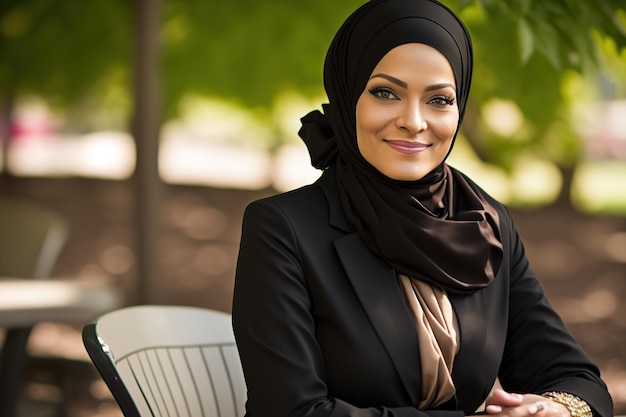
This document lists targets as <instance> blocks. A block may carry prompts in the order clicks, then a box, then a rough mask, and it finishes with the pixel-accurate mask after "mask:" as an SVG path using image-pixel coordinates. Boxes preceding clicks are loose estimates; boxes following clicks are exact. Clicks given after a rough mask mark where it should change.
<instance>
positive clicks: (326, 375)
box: [233, 0, 612, 417]
mask: <svg viewBox="0 0 626 417" xmlns="http://www.w3.org/2000/svg"><path fill="white" fill-rule="evenodd" d="M471 73H472V48H471V42H470V38H469V35H468V33H467V31H466V29H465V27H464V26H463V24H462V23H461V22H460V21H459V19H458V18H457V17H456V16H455V15H454V14H453V13H452V12H451V11H450V10H449V9H448V8H446V7H445V6H443V5H442V4H440V3H438V2H436V1H434V0H372V1H370V2H368V3H366V4H365V5H363V6H362V7H361V8H359V9H358V10H357V11H355V12H354V13H353V14H352V15H351V16H350V17H349V18H348V19H347V21H346V22H345V23H344V24H343V26H342V27H341V28H340V30H339V32H338V33H337V35H336V36H335V38H334V40H333V42H332V44H331V46H330V49H329V51H328V54H327V57H326V62H325V67H324V82H325V88H326V92H327V94H328V98H329V104H327V105H325V106H324V114H322V113H320V112H318V111H315V112H312V113H310V114H309V115H307V116H305V117H304V118H303V127H302V129H301V131H300V135H301V136H302V138H303V139H304V141H305V142H306V144H307V146H308V148H309V152H310V154H311V159H312V162H313V165H314V166H315V167H317V168H320V169H323V170H324V173H323V175H322V176H321V178H320V179H319V180H318V181H317V182H315V183H314V184H312V185H309V186H306V187H303V188H300V189H298V190H295V191H291V192H288V193H285V194H282V195H278V196H274V197H270V198H267V199H264V200H260V201H257V202H254V203H252V204H251V205H250V206H249V207H248V208H247V210H246V213H245V215H244V222H243V232H242V238H241V246H240V253H239V260H238V266H237V276H236V281H235V295H234V303H233V326H234V330H235V335H236V337H237V344H238V347H239V350H240V356H241V360H242V365H243V369H244V373H245V377H246V382H247V385H248V403H247V411H248V416H250V417H260V416H288V415H289V416H357V415H358V416H463V415H473V414H476V413H477V410H483V409H484V408H483V406H484V404H485V403H486V404H487V407H486V409H485V411H483V412H486V413H488V414H493V415H503V416H504V415H507V416H525V415H536V416H568V415H572V416H573V417H578V416H590V415H592V413H593V414H594V415H597V416H605V417H609V416H612V402H611V398H610V396H609V394H608V392H607V390H606V386H605V384H604V383H603V381H602V380H601V379H600V375H599V371H598V369H597V367H596V366H595V365H593V364H592V363H591V362H590V360H589V359H588V358H587V357H586V356H585V354H584V353H583V351H582V349H581V348H580V346H579V345H578V344H577V343H576V342H575V341H574V340H573V338H572V337H571V335H570V334H569V333H568V331H567V330H566V328H565V326H564V324H563V323H562V321H561V319H560V318H559V317H558V315H557V314H556V313H555V312H554V310H553V309H552V308H551V307H550V305H549V303H548V301H547V300H546V298H545V295H544V293H543V290H542V287H541V285H540V284H539V282H538V281H537V278H536V276H535V274H534V273H533V271H532V270H531V269H530V267H529V264H528V261H527V259H526V257H525V255H524V249H523V246H522V243H521V242H520V239H519V236H518V234H517V232H516V231H515V228H514V226H513V223H512V220H511V217H510V215H509V213H508V211H507V209H506V208H505V207H504V206H503V205H502V204H500V203H498V202H497V201H495V200H494V199H492V198H491V197H490V196H488V195H487V194H486V193H485V192H484V191H482V190H481V189H480V188H479V187H478V186H477V185H475V184H474V183H473V182H472V181H471V180H470V179H468V178H466V177H465V176H464V175H463V174H461V173H460V172H458V171H456V170H454V169H453V168H451V167H449V166H448V165H446V164H445V160H446V157H447V156H448V154H449V153H450V150H451V149H452V146H453V143H454V139H455V137H456V134H457V132H458V129H459V126H460V124H461V121H462V119H463V113H464V111H465V105H466V102H467V97H468V92H469V87H470V81H471ZM497 381H498V382H499V383H500V384H501V386H502V388H503V389H494V385H496V384H497Z"/></svg>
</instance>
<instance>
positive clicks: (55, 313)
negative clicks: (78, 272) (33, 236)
mask: <svg viewBox="0 0 626 417" xmlns="http://www.w3.org/2000/svg"><path fill="white" fill-rule="evenodd" d="M121 305H122V300H121V297H120V295H119V294H118V293H117V291H115V290H114V289H112V288H110V287H105V286H96V285H93V284H85V283H81V282H77V281H57V280H30V279H28V280H27V279H3V278H0V327H5V328H11V327H30V326H33V325H35V324H38V323H41V322H44V321H47V322H56V323H76V324H81V323H84V324H87V323H88V322H89V321H91V320H93V319H95V318H96V317H97V316H99V315H101V314H104V313H106V312H109V311H111V310H114V309H116V308H119V307H121Z"/></svg>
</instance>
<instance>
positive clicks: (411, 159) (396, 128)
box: [356, 43, 459, 181]
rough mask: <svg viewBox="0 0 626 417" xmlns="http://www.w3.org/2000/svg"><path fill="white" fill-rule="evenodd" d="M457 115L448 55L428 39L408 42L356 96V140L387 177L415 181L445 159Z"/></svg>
mask: <svg viewBox="0 0 626 417" xmlns="http://www.w3.org/2000/svg"><path fill="white" fill-rule="evenodd" d="M458 121H459V108H458V106H457V103H456V86H455V81H454V73H453V72H452V67H451V66H450V63H449V62H448V60H447V59H446V57H445V56H444V55H443V54H441V53H440V52H439V51H437V50H436V49H434V48H432V47H430V46H428V45H425V44H421V43H409V44H404V45H400V46H397V47H395V48H394V49H392V50H390V51H389V52H388V53H387V54H386V55H385V56H384V57H383V58H382V59H381V60H380V62H379V63H378V65H376V68H374V71H372V75H371V76H370V78H369V80H368V82H367V85H366V86H365V90H364V91H363V93H361V96H360V97H359V100H358V101H357V105H356V137H357V144H358V147H359V151H360V152H361V155H363V157H364V158H365V159H366V160H367V161H368V162H369V163H370V164H372V165H373V166H374V167H375V168H376V169H378V170H379V171H380V172H381V173H383V174H384V175H386V176H387V177H389V178H392V179H395V180H401V181H415V180H419V179H421V178H423V177H424V176H425V175H426V174H428V173H429V172H430V171H432V170H433V169H434V168H435V167H437V166H438V165H439V164H440V163H441V162H442V161H443V159H444V158H445V156H446V154H447V153H448V150H449V149H450V146H451V145H452V138H453V137H454V133H455V132H456V128H457V124H458Z"/></svg>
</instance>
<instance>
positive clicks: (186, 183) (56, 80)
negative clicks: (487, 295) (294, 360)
mask: <svg viewBox="0 0 626 417" xmlns="http://www.w3.org/2000/svg"><path fill="white" fill-rule="evenodd" d="M362 3H363V0H344V1H335V0H315V1H308V2H306V1H300V2H296V1H289V0H264V1H252V0H236V1H223V2H215V1H198V0H134V1H129V0H108V1H102V0H82V1H80V2H76V1H72V0H0V140H1V143H2V148H1V150H0V155H1V158H0V170H1V174H0V187H2V188H1V189H0V198H3V197H4V196H14V197H19V198H22V199H26V200H30V201H33V202H35V203H37V204H41V205H43V206H47V207H50V208H52V209H54V210H55V211H58V212H59V213H61V214H62V215H63V216H64V218H65V219H66V221H67V222H68V224H69V226H70V229H69V230H70V235H69V239H68V242H67V244H66V246H65V247H64V249H63V251H62V253H61V255H60V258H59V260H58V262H57V265H56V266H55V268H54V271H53V274H52V275H53V276H52V278H54V279H63V280H78V281H84V282H93V283H98V284H104V285H109V286H111V287H114V288H116V289H117V290H119V291H120V293H121V294H123V297H124V300H125V303H126V304H138V303H141V304H144V303H163V304H185V305H197V306H204V307H210V308H215V309H218V310H222V311H230V297H231V295H232V286H233V279H234V270H235V262H236V256H237V250H238V240H239V227H240V221H241V216H242V214H243V210H244V208H245V206H246V205H247V204H248V203H249V202H250V201H252V200H255V199H257V198H260V197H263V196H266V195H271V194H274V193H277V192H282V191H286V190H289V189H292V188H295V187H298V186H300V185H303V184H306V183H309V182H311V181H313V180H315V179H316V178H317V176H318V175H319V172H317V171H315V170H314V169H313V168H312V167H311V166H310V162H309V158H308V154H307V152H306V148H305V147H304V144H303V143H302V142H301V141H300V140H299V138H298V136H297V131H298V129H299V118H300V117H302V116H303V115H305V114H306V113H307V112H309V111H310V110H313V109H317V108H320V106H321V104H322V103H324V102H325V98H324V92H323V86H322V65H323V60H324V55H325V51H326V49H327V47H328V44H329V43H330V40H331V38H332V35H333V34H334V33H335V31H336V30H337V29H338V27H339V25H340V23H341V22H342V21H343V19H345V17H346V16H347V15H348V14H349V13H350V12H351V11H352V10H353V9H354V8H356V7H357V6H358V5H360V4H362ZM444 3H446V4H447V5H448V6H450V7H451V8H452V9H453V10H455V11H456V12H458V13H459V14H460V16H461V17H462V19H463V20H464V22H465V23H466V24H467V26H468V28H469V30H470V32H471V34H472V37H473V42H474V48H475V68H474V81H473V85H472V93H471V97H470V103H469V108H468V110H467V113H466V117H465V122H464V125H463V128H462V132H461V135H460V137H459V139H458V140H457V145H456V147H455V149H454V151H453V154H452V156H451V158H450V160H449V162H450V164H451V165H453V166H455V167H457V168H459V169H461V170H462V171H464V172H466V173H467V174H469V175H470V176H471V177H472V178H474V179H475V180H476V181H477V182H478V183H479V184H481V185H482V186H483V187H484V188H485V189H486V190H487V191H488V192H489V193H491V194H492V195H493V196H494V197H496V198H498V199H499V200H501V201H503V202H504V203H506V204H508V205H509V207H510V208H511V211H512V213H513V217H514V219H515V221H516V223H517V226H518V229H519V231H520V233H521V235H522V238H523V239H524V241H525V244H526V247H527V248H526V249H527V252H528V254H529V256H530V259H531V263H532V264H533V266H534V269H535V270H536V272H537V273H538V275H539V276H540V278H541V280H542V282H543V283H544V286H545V287H546V290H547V291H548V294H549V296H550V299H551V301H552V302H553V304H554V306H555V307H556V309H557V310H558V311H559V312H560V313H561V314H562V316H563V318H564V320H565V321H566V323H567V325H568V327H569V328H570V329H571V331H572V332H573V333H574V335H575V337H576V338H577V339H578V340H579V341H580V342H581V344H582V345H583V347H584V348H585V350H586V351H587V352H588V353H589V355H590V356H591V357H592V358H593V359H594V360H595V361H596V362H597V363H598V365H599V366H600V368H601V370H602V374H603V376H604V378H605V380H606V381H607V383H608V385H609V389H610V391H611V394H612V395H613V398H614V401H615V405H616V414H626V333H625V331H626V320H625V319H624V317H626V306H625V304H624V299H625V297H626V4H624V2H623V1H622V0H597V1H594V2H590V1H577V0H553V1H538V0H514V1H508V0H445V1H444ZM0 238H2V237H0ZM80 327H81V326H66V325H58V324H55V323H43V324H41V325H39V326H38V327H37V328H36V329H35V331H34V332H33V334H32V335H31V339H30V345H29V350H30V352H31V354H32V355H33V357H37V356H45V355H50V354H54V355H57V356H65V357H67V358H69V359H70V360H71V361H73V362H72V363H76V362H78V363H81V361H82V362H83V363H86V364H89V362H88V358H87V356H86V353H85V352H84V350H83V348H82V342H81V340H80ZM27 371H28V372H27V373H26V375H25V377H26V379H25V383H24V389H23V394H22V395H23V397H24V400H28V402H34V403H40V404H51V405H52V409H54V410H59V409H61V408H59V404H60V403H62V410H63V411H61V413H60V414H57V415H68V416H82V415H92V416H96V415H102V416H104V415H107V416H119V415H120V414H119V411H117V409H116V407H115V405H114V403H113V402H112V400H111V397H110V395H109V394H108V392H107V390H106V387H104V385H103V384H102V383H101V381H99V379H98V378H97V376H96V375H95V374H94V373H93V370H92V369H91V368H89V367H68V368H67V369H58V368H55V367H48V368H46V365H45V363H38V362H36V361H33V362H32V363H31V365H30V367H29V369H28V370H27ZM59 374H61V375H59ZM59 381H62V382H59Z"/></svg>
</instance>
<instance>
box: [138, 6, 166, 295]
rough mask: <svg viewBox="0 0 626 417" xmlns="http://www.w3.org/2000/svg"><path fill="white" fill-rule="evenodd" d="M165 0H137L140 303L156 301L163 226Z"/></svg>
mask: <svg viewBox="0 0 626 417" xmlns="http://www.w3.org/2000/svg"><path fill="white" fill-rule="evenodd" d="M159 16H160V0H135V50H134V59H135V62H134V66H135V67H134V75H135V79H134V101H135V109H134V116H133V120H132V127H131V131H132V134H133V136H134V138H135V144H136V150H137V157H136V163H137V165H136V169H135V173H134V176H133V183H134V188H135V193H134V195H135V216H136V223H135V224H136V234H135V236H136V242H137V271H138V273H137V286H136V293H135V300H134V302H135V303H138V304H147V303H151V302H156V300H155V294H157V291H156V285H157V284H156V282H157V280H156V274H157V270H156V267H155V261H156V256H155V253H156V242H157V239H158V236H159V233H158V232H159V229H160V223H161V222H160V213H161V182H160V179H159V170H158V159H159V158H158V154H159V152H158V149H159V128H160V122H161V120H160V91H159V82H158V71H157V68H158V66H159V45H158V44H159V42H158V39H159V22H160V18H159Z"/></svg>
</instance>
